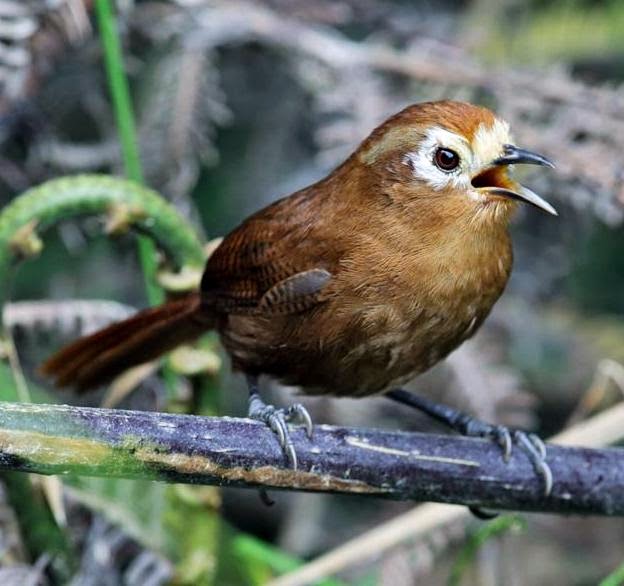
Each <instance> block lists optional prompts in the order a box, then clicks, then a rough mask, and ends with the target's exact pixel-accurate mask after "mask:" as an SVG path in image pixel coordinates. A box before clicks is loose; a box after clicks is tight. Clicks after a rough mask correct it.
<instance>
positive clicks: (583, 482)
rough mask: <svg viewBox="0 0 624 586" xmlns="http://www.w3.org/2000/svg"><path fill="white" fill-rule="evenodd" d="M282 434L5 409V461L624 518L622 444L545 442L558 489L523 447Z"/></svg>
mask: <svg viewBox="0 0 624 586" xmlns="http://www.w3.org/2000/svg"><path fill="white" fill-rule="evenodd" d="M293 440H294V444H295V449H296V450H297V453H298V456H299V461H300V462H301V465H300V468H299V469H298V470H292V469H290V468H289V467H288V466H287V464H286V462H285V459H284V455H283V452H282V450H281V449H280V447H279V445H278V443H277V441H276V438H275V436H274V435H273V434H272V432H271V431H270V430H269V429H268V428H267V427H266V426H264V425H262V424H260V423H258V422H254V421H249V420H245V419H230V418H212V417H196V416H189V415H172V414H163V413H147V412H138V411H137V412H135V411H116V410H107V409H87V408H80V407H68V406H53V405H24V404H14V403H4V404H2V405H0V469H2V468H4V469H10V470H21V471H27V472H37V473H41V474H83V475H91V476H117V477H127V478H149V479H153V480H164V481H169V482H183V483H200V484H214V485H230V486H245V487H258V486H262V487H267V488H278V489H286V490H307V491H320V492H334V493H351V494H362V495H370V496H378V497H384V498H390V499H403V500H408V499H410V500H418V501H430V500H434V501H439V502H452V503H458V504H463V505H471V506H479V507H488V508H496V509H513V510H528V511H543V512H558V513H562V512H566V513H567V512H574V513H580V514H583V513H584V514H589V513H591V514H602V515H624V452H621V451H620V450H615V449H604V450H591V449H586V448H571V447H566V448H563V447H556V446H549V447H548V461H549V464H550V466H551V468H552V471H553V474H554V477H555V479H556V480H555V486H554V489H553V492H552V494H551V496H550V497H548V498H544V496H543V494H542V493H543V486H542V483H541V480H540V478H538V477H537V476H536V474H535V472H534V470H533V468H532V466H531V464H530V462H529V460H528V459H527V457H526V455H525V454H524V453H523V452H522V451H521V450H519V449H517V450H515V451H514V454H513V456H512V458H511V460H510V462H509V463H508V464H506V463H505V462H504V461H503V459H502V457H501V453H500V448H499V447H498V446H496V445H494V444H493V443H492V442H489V441H482V440H475V439H466V438H461V437H452V436H438V435H432V434H417V433H403V432H386V431H378V430H358V429H347V428H336V427H330V426H317V428H316V431H315V436H314V441H313V442H310V441H309V440H308V439H307V438H306V436H305V433H304V431H303V430H302V429H296V430H294V431H293Z"/></svg>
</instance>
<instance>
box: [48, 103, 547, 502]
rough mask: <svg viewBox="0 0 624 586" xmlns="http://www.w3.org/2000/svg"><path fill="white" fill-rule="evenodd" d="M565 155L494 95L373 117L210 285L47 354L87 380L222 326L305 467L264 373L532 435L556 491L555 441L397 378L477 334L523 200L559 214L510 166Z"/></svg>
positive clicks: (254, 412)
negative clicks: (508, 114)
mask: <svg viewBox="0 0 624 586" xmlns="http://www.w3.org/2000/svg"><path fill="white" fill-rule="evenodd" d="M520 163H528V164H537V165H546V166H553V165H552V163H551V162H550V161H549V160H548V159H546V158H545V157H543V156H541V155H538V154H536V153H533V152H530V151H527V150H524V149H520V148H517V147H516V146H513V143H512V139H511V137H510V134H509V127H508V125H507V123H506V122H504V121H503V120H501V119H500V118H497V117H496V116H495V115H494V114H493V113H492V112H491V111H490V110H487V109H485V108H481V107H478V106H474V105H471V104H466V103H461V102H452V101H440V102H427V103H421V104H415V105H413V106H409V107H407V108H405V109H404V110H402V111H401V112H399V113H398V114H396V115H394V116H392V117H391V118H389V119H388V120H386V121H385V122H384V123H383V124H381V125H380V126H379V127H378V128H376V129H375V130H374V131H373V132H372V133H371V134H370V136H369V137H368V138H366V139H365V140H364V141H363V142H362V144H361V145H360V146H359V147H358V148H357V150H356V151H355V152H354V153H353V154H352V155H351V156H350V157H349V158H348V159H347V160H346V161H345V162H344V163H342V164H341V165H340V166H339V167H338V168H336V169H335V170H334V171H332V172H331V173H330V174H329V175H328V176H327V177H325V178H324V179H321V180H320V181H318V182H317V183H315V184H313V185H311V186H309V187H306V188H305V189H302V190H301V191H298V192H296V193H294V194H292V195H290V196H288V197H285V198H284V199H280V200H279V201H276V202H275V203H273V204H271V205H269V206H268V207H265V208H264V209H262V210H260V211H259V212H257V213H255V214H254V215H252V216H251V217H249V218H248V219H246V220H245V221H244V222H243V223H242V224H241V225H240V226H239V227H238V228H236V229H235V230H233V231H232V232H231V233H230V234H228V235H227V236H226V237H225V238H224V240H223V242H222V243H221V244H220V245H219V247H218V248H217V249H216V251H215V252H214V253H213V254H212V256H211V257H210V258H209V260H208V262H207V265H206V268H205V272H204V274H203V278H202V282H201V289H200V291H199V292H197V293H194V294H192V295H189V296H188V297H185V298H182V299H178V300H174V301H170V302H169V303H166V304H164V305H162V306H160V307H155V308H150V309H146V310H144V311H142V312H140V313H138V314H137V315H135V316H134V317H131V318H130V319H128V320H126V321H122V322H120V323H117V324H114V325H112V326H110V327H108V328H106V329H104V330H102V331H100V332H97V333H95V334H93V335H91V336H87V337H85V338H82V339H80V340H78V341H76V342H74V343H73V344H71V345H69V346H67V347H66V348H64V349H62V350H61V351H60V352H58V353H57V354H55V355H54V356H52V357H51V358H50V359H49V360H48V361H47V362H46V363H45V364H44V365H43V367H42V370H43V372H44V373H45V374H47V375H50V376H52V377H54V378H55V379H56V382H57V384H58V385H61V386H66V385H69V386H74V387H77V388H78V389H80V390H86V389H89V388H92V387H95V386H97V385H100V384H102V383H105V382H107V381H110V380H111V379H112V378H113V377H115V376H116V375H118V374H119V373H121V372H122V371H123V370H125V369H127V368H128V367H131V366H134V365H136V364H139V363H142V362H146V361H149V360H153V359H155V358H156V357H158V356H160V355H161V354H163V353H164V352H166V351H168V350H171V349H172V348H174V347H176V346H178V345H179V344H182V343H185V342H189V341H192V340H194V339H195V338H197V337H198V336H199V335H201V334H202V333H204V332H206V331H207V330H211V329H216V330H217V331H218V332H219V334H220V336H221V340H222V342H223V345H224V346H225V348H226V350H227V352H228V353H229V355H230V357H231V359H232V366H233V368H234V369H235V370H237V371H240V372H242V373H244V374H245V375H246V376H247V379H248V381H249V386H250V393H251V395H250V415H251V416H253V417H256V418H259V419H261V420H263V421H265V422H266V423H268V424H269V425H270V426H271V427H272V429H274V430H275V431H276V433H278V435H279V437H280V441H281V443H282V447H283V448H284V449H285V450H286V452H287V454H288V455H289V457H290V460H291V463H292V464H293V465H294V466H296V454H295V453H294V450H293V447H292V442H291V440H290V437H289V434H288V428H287V425H286V421H287V420H288V419H289V418H292V417H295V418H299V419H303V421H304V422H305V423H306V424H307V427H308V431H309V433H311V421H310V419H309V416H308V415H307V412H306V411H305V409H303V407H302V406H301V405H295V406H293V407H290V408H289V409H286V410H283V409H276V408H274V407H272V406H270V405H265V404H264V403H263V402H262V401H261V399H260V397H259V395H258V387H257V380H258V377H259V376H260V375H267V376H269V377H273V378H275V379H277V380H279V381H281V382H283V383H286V384H288V385H296V386H298V387H299V388H300V389H301V391H302V392H303V393H305V394H310V395H319V394H328V395H334V396H342V397H364V396H367V395H373V394H380V393H386V394H387V395H388V396H389V397H390V398H392V399H394V400H397V401H400V402H402V403H406V404H409V405H412V406H414V407H416V408H418V409H421V410H423V411H425V412H427V413H429V414H430V415H432V416H433V417H435V418H437V419H439V420H440V421H442V422H444V423H446V424H448V425H450V426H452V427H453V428H454V429H456V430H458V431H460V432H462V433H464V434H468V435H479V436H489V437H493V438H494V439H496V440H498V441H499V442H501V443H502V444H503V445H504V449H505V454H506V456H508V455H509V453H510V450H511V444H512V442H516V443H518V444H520V445H522V446H523V448H524V449H525V450H526V451H527V452H528V455H529V457H530V458H531V460H532V462H533V464H534V466H535V467H536V469H537V470H538V472H540V474H542V476H543V479H544V483H545V489H546V492H548V491H549V490H550V483H551V478H550V470H549V469H548V466H547V465H546V464H545V462H544V459H545V453H544V450H543V444H542V443H541V442H540V441H538V440H537V438H535V437H534V436H531V435H528V434H524V433H522V432H513V433H510V432H509V431H508V430H507V429H505V428H502V427H500V426H493V425H490V424H487V423H484V422H480V421H478V420H475V419H472V418H470V417H469V416H466V415H463V414H461V413H459V412H457V411H455V410H454V409H452V408H450V407H446V406H444V405H439V404H436V403H434V402H432V401H429V400H427V399H424V398H421V397H417V396H415V395H412V394H410V393H407V391H404V390H400V389H398V388H397V387H400V385H401V384H402V383H404V382H406V381H408V380H409V379H411V378H413V377H414V376H416V375H417V374H419V373H421V372H424V371H425V370H427V369H429V368H431V367H432V366H433V365H434V364H436V363H437V362H439V361H440V360H442V359H443V358H444V357H445V356H446V355H447V354H449V352H451V351H452V350H454V349H455V348H457V346H458V345H459V344H461V343H462V342H463V341H464V340H466V339H468V338H469V337H471V336H472V335H473V334H474V333H475V332H476V331H477V329H478V328H479V327H480V326H481V324H482V323H483V320H484V319H485V318H486V317H487V315H488V314H489V312H490V310H491V309H492V306H493V304H494V303H495V302H496V300H497V299H498V298H499V297H500V295H501V293H502V292H503V290H504V288H505V285H506V284H507V280H508V279H509V274H510V272H511V266H512V247H511V241H510V236H509V233H508V224H509V221H510V219H511V217H512V215H513V213H514V211H515V210H516V207H517V205H518V202H526V203H529V204H531V205H533V206H535V207H537V208H540V209H541V210H544V211H546V212H548V213H550V214H554V215H556V212H555V210H554V209H553V207H552V206H551V205H550V204H548V203H547V202H546V201H544V200H543V199H542V198H540V197H539V196H538V195H536V194H535V193H533V192H532V191H530V190H528V189H526V188H524V187H522V186H521V185H519V184H518V183H516V182H515V181H514V180H513V179H512V178H511V177H510V176H509V174H508V169H509V166H510V165H514V164H520Z"/></svg>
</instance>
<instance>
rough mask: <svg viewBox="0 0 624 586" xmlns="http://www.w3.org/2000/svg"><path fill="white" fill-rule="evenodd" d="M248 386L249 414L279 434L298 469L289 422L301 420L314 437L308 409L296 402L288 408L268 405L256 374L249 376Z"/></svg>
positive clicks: (288, 454)
mask: <svg viewBox="0 0 624 586" xmlns="http://www.w3.org/2000/svg"><path fill="white" fill-rule="evenodd" d="M247 386H248V388H249V411H248V413H247V415H248V416H249V418H250V419H256V420H258V421H262V422H263V423H266V425H268V426H269V428H270V429H271V431H273V433H274V434H275V435H277V439H278V440H279V443H280V445H281V446H282V449H283V450H284V453H285V454H286V457H287V458H288V461H289V462H290V465H291V466H292V468H293V469H294V470H296V469H297V454H296V452H295V446H294V445H293V442H292V439H291V437H290V432H289V431H288V422H289V421H299V422H300V423H303V424H304V426H305V429H306V434H307V436H308V437H309V438H312V430H313V424H312V418H311V417H310V414H309V413H308V410H307V409H306V408H305V407H304V406H303V405H302V404H301V403H295V404H294V405H291V406H290V407H287V408H286V409H278V408H277V407H274V406H273V405H267V404H266V403H265V402H264V401H263V400H262V398H261V397H260V392H259V391H258V378H257V377H255V376H247Z"/></svg>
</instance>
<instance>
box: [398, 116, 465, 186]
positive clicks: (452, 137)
mask: <svg viewBox="0 0 624 586" xmlns="http://www.w3.org/2000/svg"><path fill="white" fill-rule="evenodd" d="M440 147H445V148H449V149H452V150H454V151H455V152H456V153H457V154H458V155H459V157H460V164H459V167H457V169H455V170H453V171H450V172H445V171H442V169H439V168H438V167H437V166H436V165H435V163H434V162H433V157H434V155H435V152H436V150H437V149H438V148H440ZM403 163H404V164H406V165H408V166H409V167H410V168H411V169H412V171H413V173H414V176H415V177H417V178H418V179H423V180H424V181H426V182H427V183H428V184H429V185H430V186H431V187H432V188H433V189H434V190H436V191H439V190H441V189H444V188H447V187H468V186H469V185H470V176H469V174H467V173H466V171H467V170H468V169H470V167H471V164H472V155H471V153H470V147H469V145H468V142H467V141H466V139H465V138H463V137H462V136H459V135H458V134H455V133H454V132H451V131H450V130H446V129H445V128H440V127H439V126H434V127H432V128H430V129H429V130H428V131H427V134H426V135H425V138H424V139H423V141H422V143H421V145H420V148H419V149H418V150H417V151H411V152H409V153H405V155H404V156H403Z"/></svg>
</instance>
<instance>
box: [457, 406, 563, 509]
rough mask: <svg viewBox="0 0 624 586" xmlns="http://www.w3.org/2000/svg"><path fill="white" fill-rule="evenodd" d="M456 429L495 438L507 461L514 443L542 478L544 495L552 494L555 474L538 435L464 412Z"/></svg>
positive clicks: (468, 434)
mask: <svg viewBox="0 0 624 586" xmlns="http://www.w3.org/2000/svg"><path fill="white" fill-rule="evenodd" d="M456 430H457V431H458V432H459V433H461V434H462V435H464V436H466V437H482V438H489V439H492V440H494V441H495V442H496V443H497V444H498V445H499V446H500V447H501V450H502V452H503V460H505V462H509V459H510V458H511V454H512V451H513V447H514V445H515V446H518V447H519V448H521V449H522V450H523V451H524V453H525V454H526V455H527V457H528V458H529V461H530V462H531V464H532V465H533V468H534V469H535V472H537V474H539V475H540V476H541V478H542V484H543V486H544V496H545V497H547V496H548V495H550V493H551V491H552V485H553V475H552V471H551V469H550V466H549V465H548V464H547V463H546V446H545V445H544V442H543V441H542V440H541V439H540V438H539V437H538V436H537V435H535V434H534V433H528V432H526V431H522V430H519V429H509V428H508V427H505V426H504V425H493V424H491V423H487V422H485V421H481V420H479V419H475V418H474V417H471V416H470V415H466V414H464V413H461V414H460V415H459V416H458V417H457V427H456Z"/></svg>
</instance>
